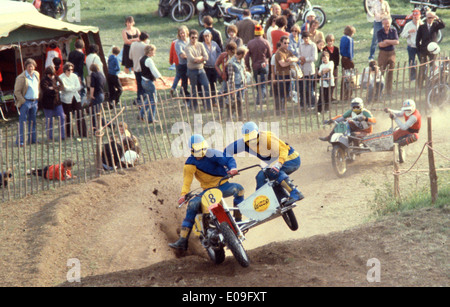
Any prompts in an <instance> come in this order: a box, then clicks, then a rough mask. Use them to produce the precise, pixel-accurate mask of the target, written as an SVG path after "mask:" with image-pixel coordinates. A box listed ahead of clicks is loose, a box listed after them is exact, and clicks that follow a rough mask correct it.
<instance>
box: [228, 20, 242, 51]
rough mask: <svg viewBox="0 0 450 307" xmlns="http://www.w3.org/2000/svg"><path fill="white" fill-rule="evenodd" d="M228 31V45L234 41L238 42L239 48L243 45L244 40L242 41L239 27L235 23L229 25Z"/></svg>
mask: <svg viewBox="0 0 450 307" xmlns="http://www.w3.org/2000/svg"><path fill="white" fill-rule="evenodd" d="M227 33H228V39H227V41H226V44H225V46H226V45H228V44H229V43H231V42H233V43H235V44H236V46H237V47H238V48H239V47H241V46H242V45H243V44H244V42H243V41H242V38H240V37H239V36H238V28H237V27H236V26H235V25H229V26H228V27H227Z"/></svg>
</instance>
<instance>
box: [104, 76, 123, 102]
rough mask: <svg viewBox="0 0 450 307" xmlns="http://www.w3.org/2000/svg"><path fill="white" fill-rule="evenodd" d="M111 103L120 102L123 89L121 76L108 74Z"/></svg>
mask: <svg viewBox="0 0 450 307" xmlns="http://www.w3.org/2000/svg"><path fill="white" fill-rule="evenodd" d="M108 88H109V101H110V102H113V101H114V102H115V103H117V102H119V100H120V96H121V95H122V92H123V88H122V84H120V80H119V76H117V75H111V74H108Z"/></svg>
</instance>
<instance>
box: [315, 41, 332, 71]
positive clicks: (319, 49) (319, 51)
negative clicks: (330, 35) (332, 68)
mask: <svg viewBox="0 0 450 307" xmlns="http://www.w3.org/2000/svg"><path fill="white" fill-rule="evenodd" d="M316 46H317V61H316V63H315V66H316V67H317V68H319V66H320V65H321V64H322V52H323V49H324V48H325V41H323V40H321V39H319V40H318V41H317V43H316ZM328 59H330V57H328Z"/></svg>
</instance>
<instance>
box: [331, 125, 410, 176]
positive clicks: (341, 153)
mask: <svg viewBox="0 0 450 307" xmlns="http://www.w3.org/2000/svg"><path fill="white" fill-rule="evenodd" d="M353 122H354V123H355V124H357V125H358V124H362V123H365V122H358V121H353ZM325 124H335V126H334V129H333V134H332V136H331V138H330V141H329V142H330V144H331V164H332V166H333V171H334V172H335V173H336V175H337V176H338V177H344V175H345V173H346V172H347V164H348V163H351V162H353V161H355V160H356V157H357V156H359V155H361V154H363V153H368V152H381V151H392V150H393V149H394V134H393V131H394V129H393V128H391V129H389V130H387V131H383V132H380V133H376V134H370V135H368V136H365V137H357V136H353V135H351V133H350V124H349V120H345V121H341V122H336V121H333V120H329V121H327V122H326V123H325ZM404 160H405V151H404V148H403V147H400V146H399V161H401V162H403V161H404Z"/></svg>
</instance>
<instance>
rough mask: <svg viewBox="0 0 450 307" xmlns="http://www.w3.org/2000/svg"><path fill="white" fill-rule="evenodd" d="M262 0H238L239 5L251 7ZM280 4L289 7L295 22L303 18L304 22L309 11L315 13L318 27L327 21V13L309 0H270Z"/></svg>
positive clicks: (283, 7) (284, 7)
mask: <svg viewBox="0 0 450 307" xmlns="http://www.w3.org/2000/svg"><path fill="white" fill-rule="evenodd" d="M261 2H265V1H262V0H241V1H240V2H238V5H239V6H240V7H243V6H247V7H249V8H251V7H252V6H255V5H261ZM272 2H276V3H278V4H279V5H280V6H281V9H282V10H285V9H289V10H290V11H291V13H292V15H293V16H294V20H295V22H297V21H299V20H303V22H306V15H307V14H308V12H309V11H311V10H312V11H313V12H314V13H315V14H316V20H318V21H319V28H322V27H323V26H324V25H325V23H326V22H327V15H326V14H325V11H324V10H323V9H322V8H321V7H320V6H318V5H312V4H311V2H310V1H309V0H274V1H273V0H272Z"/></svg>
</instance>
